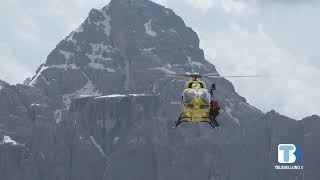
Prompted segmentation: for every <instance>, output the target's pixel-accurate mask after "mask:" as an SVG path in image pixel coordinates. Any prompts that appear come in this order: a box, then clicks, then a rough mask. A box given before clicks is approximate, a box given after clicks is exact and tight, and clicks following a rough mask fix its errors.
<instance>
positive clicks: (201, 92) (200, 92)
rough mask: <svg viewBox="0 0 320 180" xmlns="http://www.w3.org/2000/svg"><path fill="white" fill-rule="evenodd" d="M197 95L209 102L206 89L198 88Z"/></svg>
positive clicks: (209, 98)
mask: <svg viewBox="0 0 320 180" xmlns="http://www.w3.org/2000/svg"><path fill="white" fill-rule="evenodd" d="M198 96H199V97H200V98H201V99H202V100H203V101H204V102H205V103H207V104H210V101H211V96H210V93H209V92H208V90H207V89H198Z"/></svg>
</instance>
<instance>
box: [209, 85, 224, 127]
mask: <svg viewBox="0 0 320 180" xmlns="http://www.w3.org/2000/svg"><path fill="white" fill-rule="evenodd" d="M215 90H216V85H215V84H212V86H211V89H210V95H211V102H210V112H209V119H210V125H211V126H212V127H219V123H218V121H217V116H218V115H219V114H220V109H221V107H220V104H219V102H218V101H216V100H214V98H213V92H214V91H215Z"/></svg>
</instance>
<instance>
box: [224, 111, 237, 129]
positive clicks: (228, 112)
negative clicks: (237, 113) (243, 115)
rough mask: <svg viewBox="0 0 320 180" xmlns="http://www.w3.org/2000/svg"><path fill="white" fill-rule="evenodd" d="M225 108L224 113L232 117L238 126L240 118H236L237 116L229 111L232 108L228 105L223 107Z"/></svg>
mask: <svg viewBox="0 0 320 180" xmlns="http://www.w3.org/2000/svg"><path fill="white" fill-rule="evenodd" d="M225 109H226V113H227V114H228V116H229V117H230V118H231V119H233V120H234V121H235V122H236V123H237V124H238V125H239V126H240V120H239V119H238V118H237V117H234V116H233V115H232V114H231V112H232V109H231V108H230V107H228V106H226V107H225Z"/></svg>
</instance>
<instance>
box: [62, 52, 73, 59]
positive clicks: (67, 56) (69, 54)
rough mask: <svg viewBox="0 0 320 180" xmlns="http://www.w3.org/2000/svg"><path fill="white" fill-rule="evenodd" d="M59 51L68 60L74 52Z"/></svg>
mask: <svg viewBox="0 0 320 180" xmlns="http://www.w3.org/2000/svg"><path fill="white" fill-rule="evenodd" d="M59 53H61V54H62V55H63V56H64V57H65V58H66V59H67V60H69V59H70V58H71V57H72V56H73V55H74V54H73V53H71V52H68V51H63V50H59Z"/></svg>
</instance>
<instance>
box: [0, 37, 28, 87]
mask: <svg viewBox="0 0 320 180" xmlns="http://www.w3.org/2000/svg"><path fill="white" fill-rule="evenodd" d="M0 64H1V66H0V79H1V80H4V81H6V82H8V83H13V84H16V83H22V82H23V81H24V80H25V79H24V78H26V77H30V76H31V75H32V73H31V71H30V69H28V68H27V67H25V66H23V65H21V63H19V62H17V60H16V58H15V56H14V55H13V53H12V51H11V50H10V48H9V47H8V46H7V45H6V44H4V43H0Z"/></svg>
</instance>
